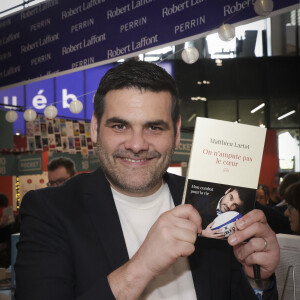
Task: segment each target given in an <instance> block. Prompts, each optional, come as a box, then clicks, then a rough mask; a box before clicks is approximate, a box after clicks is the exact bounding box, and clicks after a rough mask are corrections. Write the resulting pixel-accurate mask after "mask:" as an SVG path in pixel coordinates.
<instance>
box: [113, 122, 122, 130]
mask: <svg viewBox="0 0 300 300" xmlns="http://www.w3.org/2000/svg"><path fill="white" fill-rule="evenodd" d="M111 127H112V128H114V129H117V130H124V129H126V125H125V124H122V123H120V124H113V125H112V126H111Z"/></svg>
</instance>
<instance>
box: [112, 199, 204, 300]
mask: <svg viewBox="0 0 300 300" xmlns="http://www.w3.org/2000/svg"><path fill="white" fill-rule="evenodd" d="M197 233H201V217H200V215H199V213H198V212H197V210H196V209H195V208H194V207H193V206H191V205H188V204H185V205H180V206H177V207H175V208H173V209H171V210H169V211H167V212H165V213H163V214H162V215H161V216H160V217H159V218H158V219H157V221H156V222H155V223H154V224H153V226H152V227H151V228H150V230H149V232H148V234H147V236H146V239H145V241H144V242H143V244H142V245H141V247H140V248H139V250H138V251H137V252H136V254H135V255H134V256H133V257H132V258H131V260H130V261H129V262H128V263H126V264H125V265H123V266H122V267H120V268H119V269H117V270H115V271H114V272H112V273H111V274H110V275H109V276H108V281H109V284H110V286H111V289H112V292H113V294H114V296H115V297H116V299H137V298H138V297H139V296H140V294H141V293H142V292H143V290H144V289H145V287H146V286H147V284H148V283H149V281H150V280H151V279H153V278H154V277H156V276H158V275H159V274H161V273H163V272H164V271H165V270H166V269H168V268H169V267H170V266H171V265H172V264H173V263H174V262H175V261H176V259H177V258H179V257H186V256H189V255H191V254H192V253H193V252H194V251H195V246H194V243H195V241H196V239H197Z"/></svg>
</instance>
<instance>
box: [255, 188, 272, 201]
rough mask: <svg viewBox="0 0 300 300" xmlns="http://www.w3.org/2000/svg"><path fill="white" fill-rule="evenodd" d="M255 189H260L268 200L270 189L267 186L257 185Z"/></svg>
mask: <svg viewBox="0 0 300 300" xmlns="http://www.w3.org/2000/svg"><path fill="white" fill-rule="evenodd" d="M257 189H258V190H259V189H262V190H263V191H264V193H265V197H266V198H268V199H269V198H270V189H269V187H268V186H267V185H265V184H259V185H258V187H257Z"/></svg>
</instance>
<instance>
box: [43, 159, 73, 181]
mask: <svg viewBox="0 0 300 300" xmlns="http://www.w3.org/2000/svg"><path fill="white" fill-rule="evenodd" d="M60 167H65V168H66V170H67V173H68V174H70V176H74V175H75V174H76V169H75V165H74V162H73V160H71V159H69V158H67V157H57V158H53V159H52V160H51V161H50V162H49V163H48V165H47V169H48V171H55V170H56V169H58V168H60Z"/></svg>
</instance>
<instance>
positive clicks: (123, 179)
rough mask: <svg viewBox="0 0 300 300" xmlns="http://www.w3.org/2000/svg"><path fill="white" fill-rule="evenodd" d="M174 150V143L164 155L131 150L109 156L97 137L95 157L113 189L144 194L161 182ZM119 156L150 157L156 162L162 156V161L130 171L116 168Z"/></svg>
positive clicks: (116, 152) (118, 151)
mask: <svg viewBox="0 0 300 300" xmlns="http://www.w3.org/2000/svg"><path fill="white" fill-rule="evenodd" d="M174 150H175V141H174V142H173V145H172V147H171V148H170V149H169V150H168V151H167V152H166V153H165V154H161V153H159V152H157V151H152V152H147V151H141V152H139V153H134V152H132V150H126V151H121V150H116V151H115V152H114V153H113V154H109V153H108V152H107V151H106V150H105V149H104V147H103V146H102V144H101V140H100V138H99V135H98V139H97V146H96V155H97V156H98V159H99V163H100V167H101V169H102V170H103V172H104V174H105V176H106V178H107V179H108V181H109V182H110V184H111V185H112V186H113V187H115V188H116V189H118V190H119V191H123V192H124V193H130V194H145V193H148V192H150V191H151V190H152V189H154V188H155V187H156V186H157V185H158V184H159V182H161V181H162V177H163V175H164V174H165V172H166V170H167V168H168V167H169V165H170V163H171V160H172V156H173V153H174ZM119 156H125V157H129V158H130V157H131V158H132V157H135V158H141V159H142V158H150V157H152V158H154V159H155V160H156V162H157V159H159V158H161V157H162V156H164V159H163V160H162V161H161V162H160V163H157V164H155V165H153V164H150V165H149V166H145V167H136V168H131V169H130V167H128V169H127V170H126V168H125V167H122V166H121V167H119V166H118V162H117V159H118V157H119ZM132 174H133V176H132Z"/></svg>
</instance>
